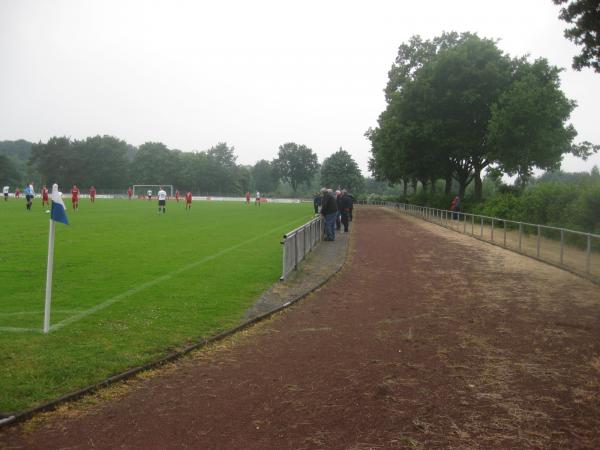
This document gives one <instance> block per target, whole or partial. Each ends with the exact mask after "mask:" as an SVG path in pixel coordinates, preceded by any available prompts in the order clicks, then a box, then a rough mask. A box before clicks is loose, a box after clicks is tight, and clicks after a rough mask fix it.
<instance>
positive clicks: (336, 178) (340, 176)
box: [321, 148, 364, 192]
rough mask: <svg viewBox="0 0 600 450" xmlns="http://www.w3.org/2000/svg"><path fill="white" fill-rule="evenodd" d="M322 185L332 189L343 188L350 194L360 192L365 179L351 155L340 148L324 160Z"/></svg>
mask: <svg viewBox="0 0 600 450" xmlns="http://www.w3.org/2000/svg"><path fill="white" fill-rule="evenodd" d="M321 183H322V184H323V185H324V186H328V187H332V188H337V187H341V188H345V189H347V190H348V191H350V192H359V191H361V190H362V188H363V186H364V179H363V176H362V174H361V173H360V169H359V167H358V164H357V163H356V161H354V159H353V158H352V156H350V153H348V152H347V151H345V150H343V149H342V148H340V149H339V150H338V151H337V152H335V153H333V154H331V155H330V156H329V157H327V158H325V160H323V164H322V165H321Z"/></svg>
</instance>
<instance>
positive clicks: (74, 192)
mask: <svg viewBox="0 0 600 450" xmlns="http://www.w3.org/2000/svg"><path fill="white" fill-rule="evenodd" d="M71 199H73V200H79V189H77V188H73V189H71Z"/></svg>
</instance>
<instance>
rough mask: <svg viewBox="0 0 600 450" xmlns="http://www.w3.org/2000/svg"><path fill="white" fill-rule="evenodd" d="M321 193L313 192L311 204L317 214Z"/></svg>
mask: <svg viewBox="0 0 600 450" xmlns="http://www.w3.org/2000/svg"><path fill="white" fill-rule="evenodd" d="M321 199H322V197H321V194H320V193H319V192H317V193H315V198H313V205H314V207H315V214H319V208H320V207H321Z"/></svg>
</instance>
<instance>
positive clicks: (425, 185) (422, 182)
mask: <svg viewBox="0 0 600 450" xmlns="http://www.w3.org/2000/svg"><path fill="white" fill-rule="evenodd" d="M419 181H420V182H421V186H423V194H427V180H419Z"/></svg>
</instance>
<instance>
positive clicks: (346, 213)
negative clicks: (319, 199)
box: [340, 189, 353, 233]
mask: <svg viewBox="0 0 600 450" xmlns="http://www.w3.org/2000/svg"><path fill="white" fill-rule="evenodd" d="M352 203H353V202H352V197H351V196H350V195H348V193H347V192H346V190H345V189H344V190H342V196H341V198H340V207H341V208H340V209H341V215H342V225H344V233H347V232H348V224H349V222H350V214H351V213H352Z"/></svg>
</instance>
